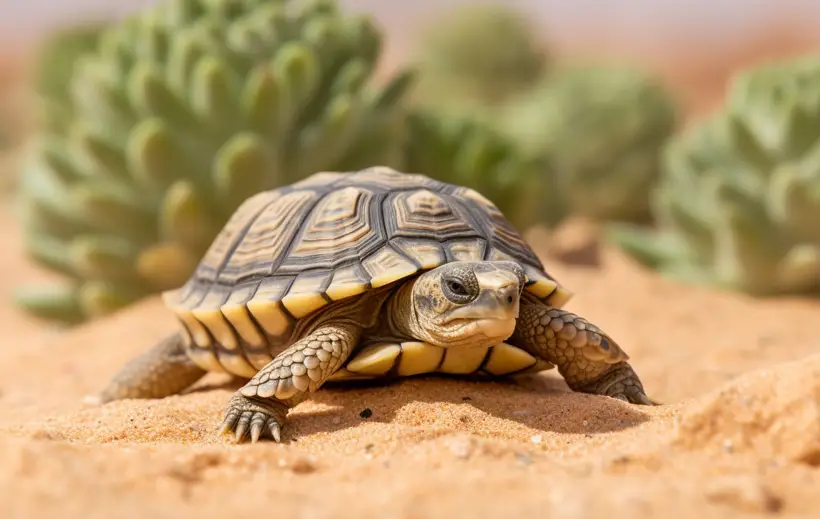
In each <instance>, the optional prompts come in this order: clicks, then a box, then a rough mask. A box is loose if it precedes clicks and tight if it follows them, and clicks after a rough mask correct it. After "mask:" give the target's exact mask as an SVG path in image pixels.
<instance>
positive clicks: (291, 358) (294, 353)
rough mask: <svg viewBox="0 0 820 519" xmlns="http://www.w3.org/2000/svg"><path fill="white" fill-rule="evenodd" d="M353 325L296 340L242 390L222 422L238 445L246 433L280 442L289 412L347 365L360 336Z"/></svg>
mask: <svg viewBox="0 0 820 519" xmlns="http://www.w3.org/2000/svg"><path fill="white" fill-rule="evenodd" d="M361 332H362V327H361V326H360V325H357V324H355V323H353V322H338V323H333V322H329V323H327V324H323V325H321V326H320V327H319V328H318V329H316V330H315V331H313V332H312V333H310V334H309V335H307V336H306V337H303V338H302V339H300V340H298V341H296V342H295V343H294V344H293V345H291V346H290V347H289V348H288V349H286V350H285V351H283V352H282V353H280V354H279V355H277V356H276V358H275V359H273V360H272V361H271V362H270V363H269V364H268V365H266V366H265V367H263V368H262V369H261V370H259V372H258V373H257V374H256V375H255V376H254V377H253V378H252V379H251V380H250V381H249V382H248V383H247V384H246V385H245V386H243V387H242V388H241V389H240V390H239V391H238V392H237V393H236V394H235V395H234V396H233V398H232V399H231V401H230V403H229V404H228V409H227V411H226V413H225V419H224V421H223V423H222V430H223V432H229V431H233V432H234V433H235V435H236V441H237V442H241V441H243V440H244V439H245V436H246V434H247V433H248V432H250V436H251V441H252V442H256V441H257V440H258V439H259V438H260V437H261V436H262V435H263V434H264V435H265V436H266V437H269V438H272V439H274V440H275V441H277V442H278V441H280V440H281V428H282V426H283V425H284V422H285V417H286V415H287V412H288V409H289V408H291V407H294V406H295V405H296V404H298V403H299V402H301V401H302V400H304V399H305V397H306V396H307V395H308V393H312V392H314V391H316V390H317V389H319V388H320V387H321V386H322V384H324V383H325V381H326V380H327V379H328V378H329V377H330V376H331V375H333V373H335V372H336V370H338V369H339V368H340V367H341V366H342V365H343V364H344V362H345V361H346V360H347V358H348V357H349V356H350V354H351V353H352V352H353V349H354V347H355V345H356V344H358V341H359V337H360V336H361Z"/></svg>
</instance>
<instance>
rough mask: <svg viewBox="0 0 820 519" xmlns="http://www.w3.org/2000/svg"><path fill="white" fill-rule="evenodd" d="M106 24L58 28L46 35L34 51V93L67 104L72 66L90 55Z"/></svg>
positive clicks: (69, 99) (69, 98) (68, 101)
mask: <svg viewBox="0 0 820 519" xmlns="http://www.w3.org/2000/svg"><path fill="white" fill-rule="evenodd" d="M107 26H108V23H106V22H94V23H87V24H82V25H76V26H69V27H61V28H59V29H57V30H55V31H54V32H52V33H51V34H49V35H48V36H47V37H46V38H45V39H44V40H43V42H42V45H41V46H40V47H39V48H38V50H37V54H36V56H35V61H34V71H33V72H34V77H33V81H34V85H33V86H34V91H35V92H36V93H37V94H39V95H41V96H44V97H46V98H48V99H50V100H52V101H53V102H59V103H62V104H64V105H66V106H70V104H71V96H70V94H69V91H68V88H67V87H68V85H69V84H70V81H71V77H72V74H73V73H74V65H75V63H77V60H79V59H80V58H81V57H82V56H84V55H86V54H89V53H93V52H94V51H95V50H96V49H97V45H98V43H99V40H100V36H101V35H102V33H103V31H104V30H105V28H106V27H107Z"/></svg>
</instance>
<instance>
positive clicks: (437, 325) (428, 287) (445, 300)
mask: <svg viewBox="0 0 820 519" xmlns="http://www.w3.org/2000/svg"><path fill="white" fill-rule="evenodd" d="M525 280H526V278H525V276H524V270H523V269H522V268H521V266H520V265H518V264H517V263H514V262H511V261H456V262H452V263H446V264H444V265H441V266H440V267H437V268H435V269H433V270H430V271H428V272H425V273H424V274H422V275H421V276H419V278H418V279H417V280H416V282H415V283H414V284H413V293H412V298H413V302H412V305H413V308H414V309H415V314H416V315H415V317H416V320H417V325H418V326H419V327H420V328H421V330H419V331H420V332H421V334H422V335H424V336H425V340H427V341H428V342H431V343H433V344H436V345H437V346H441V347H445V348H447V347H453V346H476V347H486V346H492V345H495V344H498V343H499V342H502V341H504V340H505V339H507V338H508V337H509V336H510V335H512V333H513V331H514V330H515V323H516V319H517V318H518V307H519V299H520V297H521V292H522V290H523V288H524V282H525Z"/></svg>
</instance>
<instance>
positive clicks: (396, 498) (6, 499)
mask: <svg viewBox="0 0 820 519" xmlns="http://www.w3.org/2000/svg"><path fill="white" fill-rule="evenodd" d="M0 226H1V227H2V228H0V231H2V232H3V236H4V238H5V239H4V243H5V245H4V246H5V247H6V249H5V252H6V253H5V254H3V255H0V262H2V264H0V267H2V269H3V276H2V279H1V280H0V291H1V292H2V294H0V295H2V297H3V305H4V306H3V307H2V308H0V319H1V321H0V322H2V327H3V333H2V346H3V347H2V348H1V349H0V410H1V411H2V412H0V503H3V516H4V517H11V518H27V519H29V518H40V517H44V518H45V517H49V518H53V517H60V518H61V519H68V518H75V517H76V518H84V519H90V518H96V517H100V518H103V517H104V518H111V517H147V516H149V515H150V516H153V517H167V518H174V519H182V518H187V517H191V518H197V519H203V518H208V517H243V516H244V517H286V518H291V519H295V518H325V517H356V518H370V517H373V518H393V517H395V518H397V519H399V518H400V519H411V518H412V519H416V518H453V517H471V518H474V517H522V516H529V517H547V516H549V517H555V518H563V517H567V518H586V517H590V518H591V517H602V516H604V515H605V516H606V517H607V518H608V519H618V518H628V519H638V518H644V517H681V518H698V519H703V518H707V517H722V518H725V517H756V516H763V515H778V516H780V517H820V490H819V489H820V338H818V334H817V322H818V318H820V303H818V302H812V301H808V300H798V299H781V300H769V301H755V300H753V299H751V298H748V297H744V296H742V295H737V294H726V293H718V292H714V291H709V290H706V289H702V288H693V287H686V286H681V285H679V284H677V283H674V282H671V281H668V280H664V279H661V278H659V277H658V276H655V275H653V274H651V273H648V272H645V271H643V270H642V269H640V268H639V267H637V266H636V265H634V264H633V263H632V262H630V261H628V260H627V259H626V258H624V257H622V256H621V255H620V254H618V253H617V252H616V251H612V250H607V249H604V250H603V251H602V254H601V258H602V263H601V265H600V266H577V265H576V266H572V265H568V264H565V263H562V262H560V261H558V260H556V259H553V258H551V257H550V254H548V253H547V250H546V249H545V248H544V245H543V243H542V238H541V237H540V235H534V238H533V240H534V241H535V242H537V243H536V244H535V245H536V248H537V249H538V251H539V252H540V253H542V257H543V259H544V260H545V262H546V263H547V265H548V268H549V270H550V271H551V272H553V273H554V274H555V275H556V276H558V277H559V279H561V280H562V281H563V282H564V283H565V284H566V285H568V286H569V287H571V288H572V290H573V291H574V292H575V293H576V296H575V297H574V299H573V300H572V301H570V303H569V304H568V305H567V308H569V309H571V310H573V311H576V312H578V313H581V314H582V315H584V316H586V317H587V318H588V319H590V320H592V321H594V322H596V323H597V324H599V325H600V326H601V327H602V328H604V329H605V330H607V331H608V332H609V333H610V334H611V335H612V336H613V337H615V338H616V340H617V341H619V343H620V344H621V345H622V346H623V347H624V348H625V349H626V351H627V352H628V353H629V355H630V356H631V358H632V364H633V366H634V367H635V369H636V370H637V372H638V373H639V374H640V376H641V377H642V379H643V382H644V384H645V386H646V388H647V390H648V392H649V393H650V396H651V397H652V398H654V399H656V400H658V401H660V402H662V403H663V405H660V406H658V407H654V408H647V407H640V406H633V405H629V404H626V403H623V402H620V401H617V400H614V399H610V398H606V397H597V396H590V395H583V394H576V393H572V392H570V391H569V390H568V388H567V387H566V385H565V384H564V382H563V381H562V380H561V378H560V377H559V376H558V375H557V373H555V372H554V371H553V372H548V373H545V374H540V375H536V376H530V377H528V378H524V379H521V380H518V381H515V382H503V383H502V382H483V383H482V382H466V381H459V380H453V379H441V378H438V379H436V378H423V379H408V380H404V381H402V382H398V383H394V384H390V385H385V386H376V387H356V388H339V387H336V388H326V389H323V390H322V391H321V392H319V393H317V394H315V396H314V397H313V398H312V399H311V400H309V401H307V402H305V403H303V404H301V405H300V406H298V407H297V408H296V409H295V410H294V411H293V412H292V413H291V418H290V421H289V423H288V426H287V427H288V428H287V432H286V434H285V438H284V439H285V443H283V444H280V445H277V444H273V443H270V442H265V443H258V444H255V445H247V444H244V445H235V444H234V442H233V441H232V440H231V439H230V438H228V437H219V436H217V435H216V434H215V430H216V427H217V425H218V423H219V419H220V417H221V413H222V411H223V408H224V405H225V403H226V402H227V401H228V399H229V397H230V395H231V393H232V391H233V390H235V389H236V388H237V387H238V386H237V384H236V383H234V382H231V381H229V380H226V379H223V378H219V377H217V376H212V377H208V378H206V379H204V380H203V381H202V383H200V384H198V386H197V387H196V388H195V389H194V390H193V391H191V392H189V393H188V394H185V395H180V396H175V397H171V398H167V399H164V400H158V401H121V402H115V403H112V404H108V405H106V406H103V407H93V406H90V405H87V404H84V403H83V401H82V399H83V397H84V396H85V395H88V394H91V393H93V392H94V391H96V390H98V389H99V388H100V387H102V386H103V385H104V384H105V383H106V381H107V379H108V377H110V376H111V374H112V373H113V372H114V371H115V370H117V369H118V368H119V367H120V365H121V364H122V363H123V362H125V361H126V360H128V359H129V358H131V357H132V356H134V355H136V354H138V353H139V352H141V351H143V350H144V349H145V348H147V347H149V346H150V345H151V344H152V343H153V341H155V340H157V339H159V338H161V337H162V336H163V335H165V334H166V333H168V332H170V331H172V330H173V329H174V326H175V324H174V322H173V320H172V318H171V317H170V316H169V314H167V313H166V312H164V311H163V309H162V307H161V306H160V304H159V301H158V300H156V299H151V300H147V301H145V302H143V303H140V304H138V305H135V306H134V307H132V308H129V309H127V310H125V311H123V312H121V313H119V314H117V315H114V316H111V317H110V318H106V319H102V320H99V321H97V322H94V323H90V324H87V325H84V326H81V327H77V328H75V329H72V330H62V331H61V330H55V329H53V328H52V327H47V326H44V325H42V324H40V323H37V322H35V321H33V320H32V319H30V318H27V317H25V316H23V315H22V314H21V313H20V312H18V311H17V310H16V309H14V308H13V307H12V306H11V305H10V304H9V303H8V302H7V300H8V296H9V294H10V291H11V290H12V289H13V287H14V286H16V285H18V284H19V283H21V282H23V281H26V280H36V279H38V278H40V277H41V276H42V274H40V273H38V272H36V271H35V270H34V269H33V268H32V267H30V266H28V265H27V264H26V262H25V261H24V260H23V259H22V256H21V248H20V245H19V238H18V236H17V230H16V226H15V225H14V223H13V220H12V219H11V215H10V214H9V213H8V212H6V213H5V214H3V218H2V220H1V221H0ZM366 409H368V410H370V411H369V413H370V414H369V416H368V412H365V410H366Z"/></svg>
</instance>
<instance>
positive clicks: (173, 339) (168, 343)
mask: <svg viewBox="0 0 820 519" xmlns="http://www.w3.org/2000/svg"><path fill="white" fill-rule="evenodd" d="M205 373H206V372H205V371H204V370H203V369H202V368H200V367H199V366H197V365H196V364H194V363H193V362H192V361H191V360H190V359H189V358H188V355H187V354H186V353H185V343H184V339H183V337H182V335H181V334H179V333H174V334H171V335H169V336H168V337H166V338H165V339H163V340H162V341H160V342H159V343H157V345H156V346H154V347H153V348H151V349H150V350H148V351H146V352H145V353H143V354H142V355H140V356H139V357H137V358H135V359H133V360H132V361H131V362H129V363H127V364H126V365H125V366H123V368H122V369H121V370H120V371H119V373H117V374H116V375H115V376H114V377H113V378H112V379H111V381H110V382H109V383H108V386H107V387H106V388H105V389H104V390H103V391H102V392H101V393H100V394H99V395H98V396H96V397H93V398H91V399H90V400H93V401H95V402H96V403H100V404H104V403H106V402H111V401H113V400H122V399H125V398H164V397H166V396H171V395H175V394H177V393H179V392H181V391H183V390H185V389H186V388H187V387H189V386H190V385H191V384H193V383H194V382H196V381H197V380H199V379H200V378H202V377H203V376H205Z"/></svg>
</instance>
